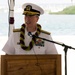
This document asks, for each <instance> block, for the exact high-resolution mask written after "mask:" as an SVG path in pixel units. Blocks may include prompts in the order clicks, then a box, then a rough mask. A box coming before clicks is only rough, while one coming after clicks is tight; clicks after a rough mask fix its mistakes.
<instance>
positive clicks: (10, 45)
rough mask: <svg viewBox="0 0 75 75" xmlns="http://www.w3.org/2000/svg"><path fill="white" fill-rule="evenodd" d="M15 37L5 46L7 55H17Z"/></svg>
mask: <svg viewBox="0 0 75 75" xmlns="http://www.w3.org/2000/svg"><path fill="white" fill-rule="evenodd" d="M13 41H14V37H13V34H12V35H11V36H10V37H9V38H8V40H7V42H6V44H5V45H4V47H3V49H2V50H3V51H4V52H5V53H6V54H9V55H11V54H15V48H14V43H13Z"/></svg>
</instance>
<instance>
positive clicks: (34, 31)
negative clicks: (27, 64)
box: [2, 3, 58, 55]
mask: <svg viewBox="0 0 75 75" xmlns="http://www.w3.org/2000/svg"><path fill="white" fill-rule="evenodd" d="M22 8H23V15H24V23H23V24H22V25H21V28H19V29H14V30H13V34H12V35H11V36H10V37H9V39H8V41H7V42H6V44H5V46H4V47H3V49H2V50H3V51H4V52H5V53H6V54H8V55H14V54H17V55H23V54H57V53H58V52H57V50H56V47H55V45H54V44H53V43H51V42H48V41H45V40H43V39H40V38H36V37H32V36H29V35H28V34H29V33H30V34H31V35H34V36H39V37H42V38H46V39H48V40H52V37H51V33H49V32H47V31H44V30H42V27H41V25H40V24H38V23H37V22H38V20H39V17H40V15H42V14H44V10H43V9H42V8H41V7H39V6H38V5H35V4H32V3H25V4H23V6H22Z"/></svg>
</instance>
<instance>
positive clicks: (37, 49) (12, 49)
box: [2, 30, 57, 55]
mask: <svg viewBox="0 0 75 75" xmlns="http://www.w3.org/2000/svg"><path fill="white" fill-rule="evenodd" d="M34 33H35V32H33V33H32V34H34ZM39 37H42V38H45V39H48V40H52V38H51V35H48V34H46V33H42V32H41V33H40V35H39ZM31 40H32V37H30V36H28V32H27V31H26V30H25V40H24V41H25V45H26V46H28V45H29V43H30V41H31ZM39 40H40V39H39V38H38V39H37V42H39ZM19 42H20V32H14V33H13V34H12V35H11V36H10V37H9V39H8V41H7V43H6V44H5V46H4V47H3V49H2V50H3V51H4V52H5V53H6V54H9V55H14V54H15V55H24V54H57V50H56V48H55V45H54V44H53V43H51V42H48V41H45V40H42V39H41V40H40V42H39V43H37V44H36V45H34V46H33V48H32V49H31V50H29V51H26V50H23V49H22V48H21V46H20V44H19ZM41 43H42V44H41ZM40 44H41V45H40Z"/></svg>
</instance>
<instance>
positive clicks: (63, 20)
mask: <svg viewBox="0 0 75 75" xmlns="http://www.w3.org/2000/svg"><path fill="white" fill-rule="evenodd" d="M8 16H9V15H8V14H7V13H0V17H1V19H0V25H1V26H0V36H7V35H8V30H9V23H8ZM14 17H15V28H20V26H21V24H22V23H24V20H23V17H24V16H23V15H22V14H21V13H15V14H14ZM38 23H39V24H41V25H42V29H44V30H47V31H49V32H51V33H52V35H74V34H75V26H74V25H75V15H49V14H44V15H42V16H40V19H39V22H38Z"/></svg>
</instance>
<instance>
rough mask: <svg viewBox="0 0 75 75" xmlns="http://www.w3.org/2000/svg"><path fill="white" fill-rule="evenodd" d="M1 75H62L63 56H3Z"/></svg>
mask: <svg viewBox="0 0 75 75" xmlns="http://www.w3.org/2000/svg"><path fill="white" fill-rule="evenodd" d="M1 75H61V55H1Z"/></svg>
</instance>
